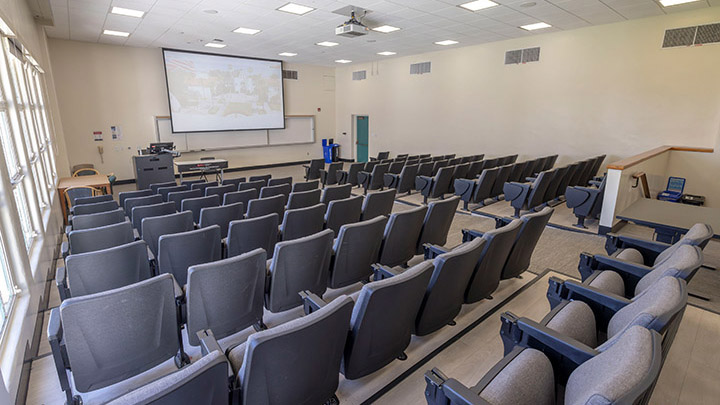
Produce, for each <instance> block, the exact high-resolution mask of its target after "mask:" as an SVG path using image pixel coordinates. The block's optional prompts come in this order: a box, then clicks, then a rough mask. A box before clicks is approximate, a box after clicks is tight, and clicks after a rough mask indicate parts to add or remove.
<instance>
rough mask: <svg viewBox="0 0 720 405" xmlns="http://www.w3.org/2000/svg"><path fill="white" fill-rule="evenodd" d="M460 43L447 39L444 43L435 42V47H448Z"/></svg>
mask: <svg viewBox="0 0 720 405" xmlns="http://www.w3.org/2000/svg"><path fill="white" fill-rule="evenodd" d="M457 43H459V42H458V41H453V40H452V39H446V40H444V41H437V42H435V45H442V46H448V45H455V44H457Z"/></svg>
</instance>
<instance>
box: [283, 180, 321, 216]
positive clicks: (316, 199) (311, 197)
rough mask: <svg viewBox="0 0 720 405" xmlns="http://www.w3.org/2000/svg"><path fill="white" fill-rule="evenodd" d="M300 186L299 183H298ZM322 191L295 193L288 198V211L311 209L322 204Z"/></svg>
mask: <svg viewBox="0 0 720 405" xmlns="http://www.w3.org/2000/svg"><path fill="white" fill-rule="evenodd" d="M296 184H299V183H296ZM321 193H322V192H321V191H320V190H319V189H316V190H309V191H293V192H292V193H290V198H288V203H287V209H289V210H291V209H297V208H305V207H311V206H313V205H316V204H319V203H320V195H321Z"/></svg>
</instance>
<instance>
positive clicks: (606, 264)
mask: <svg viewBox="0 0 720 405" xmlns="http://www.w3.org/2000/svg"><path fill="white" fill-rule="evenodd" d="M594 260H595V261H596V262H597V263H598V265H599V267H598V268H602V269H603V270H614V271H616V272H618V273H624V274H626V275H628V276H630V277H632V278H637V279H640V278H642V277H643V276H644V275H646V274H648V273H649V272H650V271H652V268H651V267H648V266H645V265H642V264H635V263H632V262H626V261H624V260H620V259H616V258H614V257H610V256H605V255H595V257H594ZM623 278H625V277H623Z"/></svg>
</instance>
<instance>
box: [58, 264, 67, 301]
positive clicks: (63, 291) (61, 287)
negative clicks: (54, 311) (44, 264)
mask: <svg viewBox="0 0 720 405" xmlns="http://www.w3.org/2000/svg"><path fill="white" fill-rule="evenodd" d="M55 285H56V286H57V289H58V293H59V294H60V301H65V300H66V299H68V298H70V290H69V289H68V285H67V274H66V269H65V267H58V268H57V269H56V270H55Z"/></svg>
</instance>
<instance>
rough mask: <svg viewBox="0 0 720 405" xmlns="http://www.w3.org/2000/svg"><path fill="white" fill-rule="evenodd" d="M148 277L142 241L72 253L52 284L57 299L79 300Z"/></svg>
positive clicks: (147, 264)
mask: <svg viewBox="0 0 720 405" xmlns="http://www.w3.org/2000/svg"><path fill="white" fill-rule="evenodd" d="M150 277H152V274H151V273H150V264H149V262H148V256H147V245H146V244H145V242H143V241H136V242H131V243H126V244H124V245H120V246H115V247H111V248H107V249H102V250H96V251H93V252H86V253H78V254H72V255H70V256H68V257H67V258H66V259H65V267H59V268H58V269H57V272H56V277H55V283H56V284H57V287H58V290H59V291H60V298H62V299H66V298H70V297H80V296H83V295H88V294H95V293H98V292H102V291H107V290H112V289H113V288H119V287H124V286H126V285H130V284H133V283H137V282H138V281H142V280H146V279H148V278H150Z"/></svg>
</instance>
